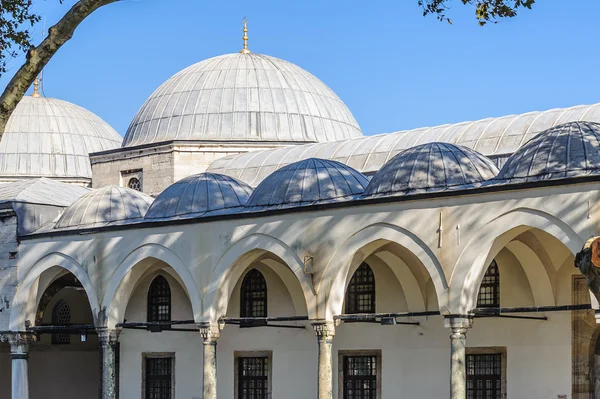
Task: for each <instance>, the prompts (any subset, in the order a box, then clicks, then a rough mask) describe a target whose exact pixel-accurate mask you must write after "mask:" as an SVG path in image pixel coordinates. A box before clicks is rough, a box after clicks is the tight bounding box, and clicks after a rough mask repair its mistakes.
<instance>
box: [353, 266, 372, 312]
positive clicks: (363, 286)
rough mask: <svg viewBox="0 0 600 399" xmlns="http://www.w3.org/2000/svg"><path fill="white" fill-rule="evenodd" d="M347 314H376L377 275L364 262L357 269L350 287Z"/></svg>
mask: <svg viewBox="0 0 600 399" xmlns="http://www.w3.org/2000/svg"><path fill="white" fill-rule="evenodd" d="M346 313H349V314H352V313H375V275H374V274H373V270H372V269H371V267H370V266H369V265H367V264H366V263H364V262H363V263H362V264H361V265H360V266H359V268H358V269H356V271H355V272H354V275H353V276H352V279H351V280H350V284H349V285H348V290H347V292H346Z"/></svg>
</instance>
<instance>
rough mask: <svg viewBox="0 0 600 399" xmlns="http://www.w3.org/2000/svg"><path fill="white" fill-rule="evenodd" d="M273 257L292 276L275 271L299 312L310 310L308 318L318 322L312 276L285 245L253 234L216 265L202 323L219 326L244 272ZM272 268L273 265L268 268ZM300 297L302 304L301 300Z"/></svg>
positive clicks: (208, 288)
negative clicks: (256, 263)
mask: <svg viewBox="0 0 600 399" xmlns="http://www.w3.org/2000/svg"><path fill="white" fill-rule="evenodd" d="M265 253H270V254H273V255H275V256H277V257H278V258H279V259H281V261H282V264H283V265H284V266H282V267H285V268H286V269H287V270H289V271H290V272H291V273H290V275H286V274H285V273H284V271H282V270H278V268H274V269H273V270H274V271H275V272H276V273H277V274H278V275H279V277H280V278H281V279H282V280H283V282H284V284H285V285H286V287H287V289H288V290H289V291H290V293H291V294H293V293H294V291H296V287H297V291H298V295H292V299H293V301H294V307H295V308H296V311H298V310H299V309H307V312H308V316H309V318H316V298H315V295H314V290H313V287H312V280H311V277H310V275H307V274H306V273H304V264H303V262H302V261H301V260H300V258H299V257H298V255H297V254H296V253H295V252H294V250H293V249H292V248H290V247H289V246H288V245H287V244H285V243H284V242H282V241H280V240H278V239H277V238H275V237H271V236H268V235H265V234H260V233H256V234H250V235H248V236H246V237H244V238H241V239H240V240H238V241H236V242H235V243H234V244H233V245H232V246H231V247H229V248H228V249H227V250H226V251H225V252H224V253H223V255H222V256H221V257H220V258H219V260H218V261H217V263H216V265H215V267H214V268H213V271H212V273H211V276H210V278H209V281H208V283H207V285H206V289H205V292H204V295H203V300H204V303H205V304H206V307H205V312H204V316H203V319H204V320H205V321H207V320H208V321H211V322H216V321H217V320H218V318H219V317H221V316H222V315H224V314H226V313H227V307H228V303H229V298H230V297H231V294H232V292H233V289H234V287H235V285H236V283H237V281H238V280H239V279H240V277H241V276H242V274H243V273H244V271H245V270H246V269H247V268H248V266H250V265H251V264H252V262H254V261H255V260H257V259H258V258H259V257H260V256H262V255H264V254H265ZM269 266H270V267H271V265H269ZM299 297H301V298H302V301H300V300H299V299H298V298H299Z"/></svg>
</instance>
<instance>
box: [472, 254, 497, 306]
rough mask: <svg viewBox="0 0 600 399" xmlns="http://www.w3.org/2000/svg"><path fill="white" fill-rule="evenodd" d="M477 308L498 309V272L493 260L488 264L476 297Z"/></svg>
mask: <svg viewBox="0 0 600 399" xmlns="http://www.w3.org/2000/svg"><path fill="white" fill-rule="evenodd" d="M477 307H478V308H499V307H500V270H499V269H498V264H497V263H496V261H495V260H493V261H492V263H490V266H489V267H488V269H487V271H486V272H485V275H484V276H483V280H482V281H481V286H480V287H479V294H478V295H477Z"/></svg>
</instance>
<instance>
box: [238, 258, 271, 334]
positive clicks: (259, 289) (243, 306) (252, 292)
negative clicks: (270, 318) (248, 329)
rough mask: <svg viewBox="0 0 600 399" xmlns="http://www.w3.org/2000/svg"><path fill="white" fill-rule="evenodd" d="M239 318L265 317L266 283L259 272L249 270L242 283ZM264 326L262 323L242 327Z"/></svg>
mask: <svg viewBox="0 0 600 399" xmlns="http://www.w3.org/2000/svg"><path fill="white" fill-rule="evenodd" d="M240 317H267V282H266V281H265V278H264V276H263V275H262V273H261V272H259V271H258V270H256V269H252V270H250V271H249V272H248V273H247V274H246V276H245V277H244V281H242V288H241V295H240ZM248 324H250V325H255V324H258V325H260V324H264V322H254V323H245V324H244V325H248Z"/></svg>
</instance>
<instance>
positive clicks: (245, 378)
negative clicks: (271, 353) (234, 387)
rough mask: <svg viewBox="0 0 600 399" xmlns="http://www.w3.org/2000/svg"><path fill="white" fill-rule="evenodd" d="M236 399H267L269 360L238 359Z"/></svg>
mask: <svg viewBox="0 0 600 399" xmlns="http://www.w3.org/2000/svg"><path fill="white" fill-rule="evenodd" d="M237 377H238V399H261V398H264V399H268V397H269V358H268V357H239V358H238V376H237Z"/></svg>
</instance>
